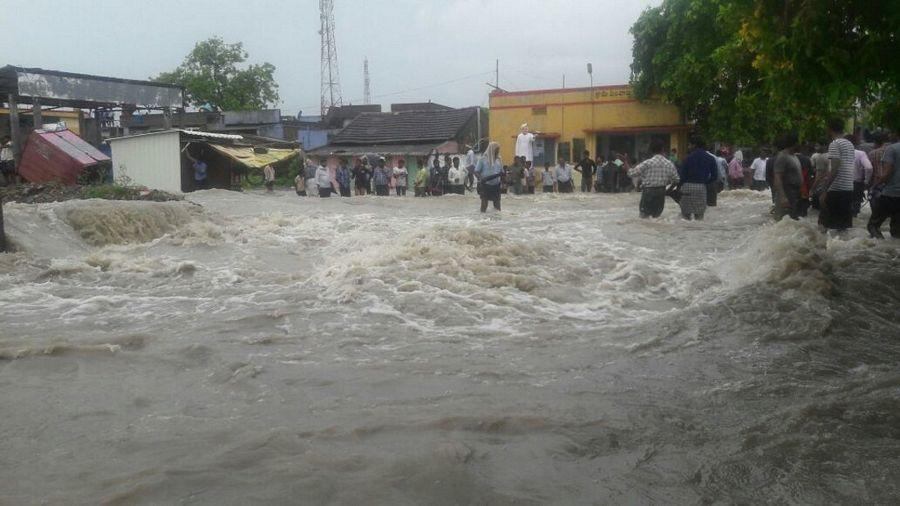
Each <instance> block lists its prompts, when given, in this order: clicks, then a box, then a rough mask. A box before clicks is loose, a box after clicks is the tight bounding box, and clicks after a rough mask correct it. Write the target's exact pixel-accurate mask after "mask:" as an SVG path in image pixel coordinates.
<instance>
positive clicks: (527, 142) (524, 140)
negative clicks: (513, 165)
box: [516, 123, 534, 163]
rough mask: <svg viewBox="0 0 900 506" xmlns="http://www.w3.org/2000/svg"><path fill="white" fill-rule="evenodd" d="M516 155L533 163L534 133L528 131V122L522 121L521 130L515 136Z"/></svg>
mask: <svg viewBox="0 0 900 506" xmlns="http://www.w3.org/2000/svg"><path fill="white" fill-rule="evenodd" d="M516 156H517V157H519V156H522V157H524V158H525V161H526V162H532V163H534V134H533V133H531V132H529V131H528V123H522V132H521V133H520V134H519V136H518V137H516Z"/></svg>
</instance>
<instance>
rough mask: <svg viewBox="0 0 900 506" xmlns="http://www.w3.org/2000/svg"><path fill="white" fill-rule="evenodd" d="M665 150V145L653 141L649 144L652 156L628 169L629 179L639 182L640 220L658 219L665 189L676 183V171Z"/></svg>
mask: <svg viewBox="0 0 900 506" xmlns="http://www.w3.org/2000/svg"><path fill="white" fill-rule="evenodd" d="M665 150H666V146H665V144H664V143H663V142H662V141H660V140H658V139H654V140H653V141H652V142H651V143H650V152H651V153H653V156H652V157H651V158H650V159H648V160H644V161H643V162H641V163H639V164H637V165H635V166H634V167H632V168H630V169H628V176H629V177H631V178H640V180H641V206H640V211H641V218H650V217H653V218H658V217H659V216H660V215H661V214H662V212H663V208H664V207H665V205H666V187H667V186H669V185H670V184H677V183H678V170H676V169H675V165H674V164H673V163H672V162H671V161H670V160H669V159H668V158H666V157H665V154H664V153H665ZM626 163H627V161H626Z"/></svg>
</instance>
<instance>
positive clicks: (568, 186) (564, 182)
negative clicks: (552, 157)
mask: <svg viewBox="0 0 900 506" xmlns="http://www.w3.org/2000/svg"><path fill="white" fill-rule="evenodd" d="M556 189H557V191H558V192H559V193H572V167H570V166H569V164H568V163H566V161H565V160H564V159H562V158H560V159H559V161H558V162H557V164H556Z"/></svg>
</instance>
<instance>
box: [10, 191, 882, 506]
mask: <svg viewBox="0 0 900 506" xmlns="http://www.w3.org/2000/svg"><path fill="white" fill-rule="evenodd" d="M189 198H190V200H191V201H193V202H195V203H196V204H200V206H197V205H193V204H191V203H168V204H144V203H106V202H95V201H90V202H68V203H62V204H51V205H39V206H28V205H18V204H12V205H7V206H6V207H5V209H4V212H5V214H6V217H7V228H8V234H9V235H10V236H11V238H12V239H13V241H14V242H15V243H16V244H17V245H18V246H19V248H20V249H21V250H22V251H20V252H19V253H15V254H10V255H5V256H0V321H2V322H3V323H2V330H0V406H3V408H2V409H3V416H2V418H0V434H2V436H3V441H4V447H5V448H4V451H3V452H2V453H0V503H4V504H5V503H10V504H21V503H42V502H46V503H49V504H73V503H74V504H96V503H103V502H105V503H110V504H135V503H137V504H159V503H188V504H193V503H196V504H248V503H256V504H260V503H261V504H283V503H307V504H596V503H606V504H609V503H612V504H661V503H680V504H696V503H880V504H890V503H896V502H897V501H898V500H900V367H898V366H900V337H898V336H900V321H898V320H900V316H898V313H900V312H898V311H897V308H898V300H900V270H898V267H900V248H898V243H897V242H891V241H887V242H881V243H878V242H875V241H872V240H869V239H866V238H864V234H863V233H862V231H860V230H855V231H852V232H851V233H850V234H848V235H847V236H846V237H834V236H825V235H823V234H821V233H820V232H818V230H817V229H816V227H815V225H814V223H813V222H811V221H808V222H800V223H794V222H783V223H779V224H772V223H769V220H768V217H767V211H768V207H769V203H770V200H769V198H768V195H767V194H756V193H752V192H747V191H736V192H731V193H727V194H723V195H722V196H720V205H719V207H717V208H715V209H711V210H710V211H709V213H708V217H707V220H706V221H704V222H700V223H686V222H683V221H681V220H680V219H679V218H678V216H677V209H676V208H675V207H674V206H672V205H671V204H672V202H671V201H669V202H668V204H667V209H666V211H665V213H664V215H663V217H662V218H660V219H659V220H639V219H638V218H637V216H636V215H637V209H636V208H637V200H638V196H637V195H636V194H630V195H590V196H584V195H571V196H558V195H557V196H552V195H551V196H543V195H538V196H532V197H519V198H506V199H504V211H503V212H502V213H500V214H499V215H498V214H492V213H489V214H488V215H487V216H482V215H480V214H479V213H478V212H477V209H476V206H477V202H476V201H475V199H474V198H471V197H458V196H447V197H444V198H440V199H414V198H406V199H397V198H390V199H383V198H382V199H379V198H374V197H366V198H354V199H349V200H347V199H345V200H340V199H329V200H319V199H301V198H297V197H295V196H294V195H293V194H290V193H287V192H282V193H277V194H276V195H264V194H239V193H230V192H222V191H208V192H200V193H198V194H193V195H191V196H190V197H189Z"/></svg>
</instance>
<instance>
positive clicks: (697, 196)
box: [678, 136, 719, 220]
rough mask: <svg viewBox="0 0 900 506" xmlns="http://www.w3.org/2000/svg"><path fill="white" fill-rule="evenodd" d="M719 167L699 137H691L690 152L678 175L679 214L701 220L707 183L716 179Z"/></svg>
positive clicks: (704, 208)
mask: <svg viewBox="0 0 900 506" xmlns="http://www.w3.org/2000/svg"><path fill="white" fill-rule="evenodd" d="M718 175H719V167H718V164H717V163H716V159H715V158H714V157H713V156H712V155H711V154H709V153H708V152H707V151H706V143H705V142H704V141H703V139H701V138H700V137H697V136H694V137H693V138H691V153H690V154H689V155H688V156H687V158H685V159H684V163H683V164H681V168H679V170H678V176H679V179H680V180H681V183H682V184H681V201H680V202H679V204H680V205H681V216H682V217H683V218H684V219H686V220H691V219H696V220H702V219H703V215H704V213H706V192H707V188H708V185H709V184H710V183H713V182H715V181H716V179H717V178H718Z"/></svg>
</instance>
